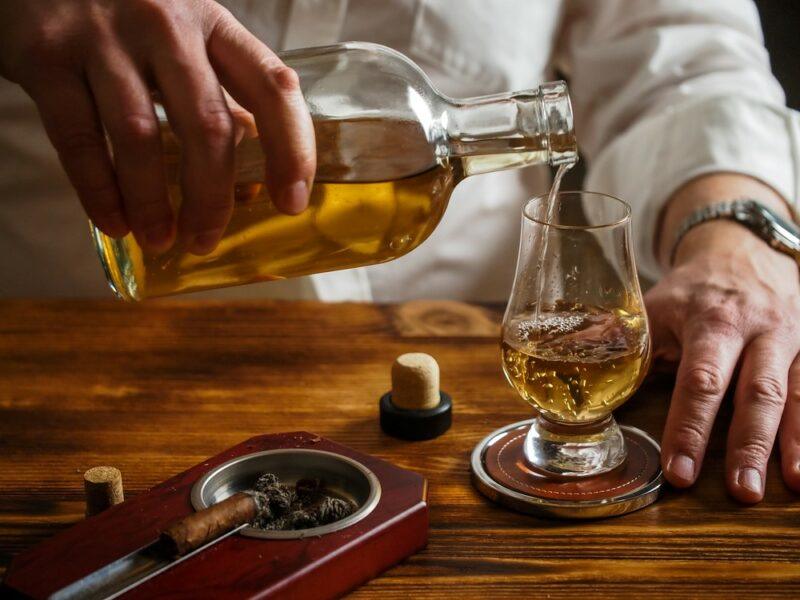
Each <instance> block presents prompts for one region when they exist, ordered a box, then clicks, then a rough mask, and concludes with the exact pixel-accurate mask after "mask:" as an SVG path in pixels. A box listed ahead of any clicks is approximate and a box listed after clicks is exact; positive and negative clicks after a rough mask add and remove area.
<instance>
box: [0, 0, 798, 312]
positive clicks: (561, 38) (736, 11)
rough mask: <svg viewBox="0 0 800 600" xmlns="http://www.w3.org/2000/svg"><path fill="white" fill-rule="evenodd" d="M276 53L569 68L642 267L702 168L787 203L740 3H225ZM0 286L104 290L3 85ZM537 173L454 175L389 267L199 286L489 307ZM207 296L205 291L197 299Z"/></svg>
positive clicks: (506, 283)
mask: <svg viewBox="0 0 800 600" xmlns="http://www.w3.org/2000/svg"><path fill="white" fill-rule="evenodd" d="M223 4H225V5H226V6H227V7H228V8H230V10H231V11H232V12H233V13H234V15H235V16H236V17H237V18H238V19H239V20H240V21H242V23H243V24H244V25H245V26H246V27H248V28H249V29H250V30H251V31H252V32H253V33H254V34H255V35H257V36H258V37H259V38H261V39H262V40H263V41H264V42H265V43H266V44H267V45H268V46H270V47H271V48H273V49H275V50H288V49H291V48H298V47H304V46H314V45H323V44H329V43H335V42H337V41H346V40H359V41H371V42H378V43H382V44H385V45H388V46H391V47H393V48H395V49H397V50H399V51H400V52H403V53H404V54H406V55H408V56H409V57H410V58H411V59H412V60H414V61H415V62H416V63H417V64H419V65H420V67H422V69H423V70H424V71H425V72H426V73H427V74H428V75H429V76H430V78H431V79H432V80H433V82H434V84H435V85H436V86H437V87H438V88H439V89H440V90H441V91H442V92H444V93H445V94H447V95H449V96H454V97H470V96H478V95H484V94H490V93H497V92H502V91H510V90H521V89H526V88H531V87H535V86H536V85H538V84H539V83H541V82H542V81H545V80H548V79H552V78H553V77H554V73H555V71H556V69H557V70H558V71H559V72H562V73H564V74H566V75H567V76H568V77H569V80H570V92H571V97H572V101H573V107H574V110H575V115H576V131H577V135H578V142H579V145H580V146H581V150H582V152H583V155H584V156H585V157H586V159H587V161H588V165H589V171H588V176H587V180H586V184H585V187H586V189H590V190H593V191H600V192H605V193H609V194H612V195H615V196H618V197H620V198H623V199H625V200H626V201H628V202H629V203H630V204H631V205H632V206H633V212H634V223H633V227H634V236H635V240H636V245H635V250H636V255H637V260H638V266H639V269H640V271H641V272H642V274H643V275H645V276H647V277H649V278H651V279H655V278H657V277H658V276H659V274H660V273H659V268H658V265H657V263H656V260H655V256H654V254H653V248H652V240H653V235H654V228H655V223H656V219H657V216H658V213H659V210H660V208H661V206H662V205H663V203H664V201H665V200H666V199H667V198H668V197H669V196H670V195H671V193H672V192H673V191H675V190H676V189H677V188H678V187H680V186H681V185H682V184H683V183H685V182H687V181H688V180H690V179H692V178H693V177H696V176H698V175H701V174H703V173H709V172H713V171H729V172H737V173H744V174H747V175H751V176H753V177H756V178H758V179H760V180H762V181H764V182H765V183H767V184H769V185H770V186H772V187H773V188H774V189H775V190H777V191H778V192H779V193H780V194H781V195H783V197H784V198H785V199H786V200H787V201H789V202H791V203H793V204H794V203H795V202H797V199H798V196H800V125H798V123H800V119H799V118H798V115H797V114H796V113H794V112H793V111H790V110H788V109H786V108H785V106H784V104H785V100H784V95H783V91H782V90H781V88H780V86H779V84H778V83H777V81H776V80H775V79H774V77H773V76H772V75H771V73H770V69H769V59H768V56H767V52H766V50H765V49H764V47H763V39H762V34H761V29H760V25H759V19H758V14H757V11H756V8H755V6H754V4H753V3H752V2H751V1H749V0H704V1H703V2H697V1H696V0H636V1H632V0H602V1H598V0H564V1H562V2H558V1H555V0H458V1H457V0H381V1H380V2H377V1H375V0H260V1H258V2H253V1H248V0H227V1H225V2H223ZM0 157H2V158H0V296H97V295H108V294H109V292H108V291H107V288H106V285H105V282H104V280H103V275H102V270H101V268H100V265H99V262H98V260H97V257H96V256H95V255H94V250H93V248H92V245H91V243H90V241H89V237H88V227H87V223H86V219H85V216H84V215H83V213H82V212H81V210H80V208H79V205H78V202H77V199H76V197H75V194H74V193H73V191H72V189H71V188H70V187H69V183H68V182H67V179H66V177H65V176H64V174H63V172H62V170H61V168H60V166H59V164H58V159H57V157H56V154H55V152H54V151H53V150H52V148H51V147H50V145H49V142H48V141H47V138H46V137H45V134H44V131H43V129H42V127H41V124H40V123H39V120H38V116H37V114H36V110H35V107H34V105H33V103H32V101H30V99H28V98H27V96H26V95H25V94H24V93H23V92H22V91H21V89H19V88H18V87H17V86H15V85H14V84H11V83H9V82H6V81H0ZM548 185H549V173H548V171H547V169H544V168H530V169H524V170H520V171H506V172H501V173H493V174H488V175H483V176H476V177H473V178H469V179H467V180H465V181H464V182H462V183H461V184H459V186H458V187H457V188H456V190H455V192H454V194H453V197H452V199H451V202H450V206H449V208H448V209H447V212H446V214H445V217H444V219H443V221H442V222H441V223H440V225H439V227H438V228H437V230H436V231H435V232H434V233H433V235H432V236H431V238H430V239H429V240H428V241H426V242H425V243H424V244H423V245H422V247H421V248H419V249H417V250H415V251H414V252H412V253H411V254H409V255H407V256H405V257H403V258H400V259H398V260H396V261H393V262H391V263H387V264H384V265H377V266H373V267H367V268H363V269H353V270H350V271H339V272H335V273H328V274H325V275H317V276H313V277H311V278H300V279H295V280H287V281H281V282H273V283H267V284H257V285H251V286H244V287H238V288H231V289H229V290H220V291H216V292H213V293H212V295H214V296H216V297H251V298H252V297H259V296H261V297H302V298H320V299H323V300H329V301H339V300H365V301H368V300H376V301H402V300H406V299H411V298H421V297H426V298H442V297H447V298H457V299H464V300H474V301H504V300H506V299H507V297H508V293H509V290H510V286H511V281H512V278H513V273H514V266H515V262H516V251H517V240H518V232H519V221H520V213H521V207H522V205H523V204H524V202H525V201H526V199H527V198H529V197H531V196H533V195H536V194H539V193H542V192H544V191H545V190H546V189H547V187H548ZM205 295H209V294H205Z"/></svg>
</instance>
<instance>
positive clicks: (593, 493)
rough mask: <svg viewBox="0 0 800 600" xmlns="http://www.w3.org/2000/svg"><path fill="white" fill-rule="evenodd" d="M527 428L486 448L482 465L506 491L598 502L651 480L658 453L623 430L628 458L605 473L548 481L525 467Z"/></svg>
mask: <svg viewBox="0 0 800 600" xmlns="http://www.w3.org/2000/svg"><path fill="white" fill-rule="evenodd" d="M528 429H529V427H527V426H526V427H524V428H520V429H516V430H512V431H508V432H506V433H505V435H503V436H501V437H500V438H498V439H496V440H495V442H494V443H493V444H492V445H491V446H490V447H489V448H487V449H486V455H485V457H484V461H485V462H484V466H485V468H486V472H487V473H488V474H489V476H490V477H491V478H492V479H494V480H495V481H497V482H498V483H500V484H501V485H503V486H504V487H507V488H509V489H512V490H514V491H517V492H520V493H522V494H527V495H530V496H538V497H539V498H550V499H552V500H572V501H579V500H584V499H585V500H589V499H591V500H601V499H608V498H616V497H619V496H624V495H627V494H630V493H631V492H633V491H635V490H636V489H638V488H640V487H641V486H642V485H643V484H646V483H647V482H648V481H650V479H652V477H653V475H654V474H655V471H656V469H657V468H658V461H659V457H658V453H657V452H656V451H655V448H653V446H652V444H647V445H646V446H645V445H643V444H642V443H641V441H640V440H639V439H637V436H634V435H632V434H631V432H630V430H628V431H625V430H623V435H624V436H625V444H626V446H627V448H628V457H627V459H626V460H625V462H624V463H622V465H620V466H619V467H618V468H616V469H614V470H613V471H609V472H608V473H602V474H600V475H595V476H593V477H584V478H573V479H569V480H564V479H550V478H548V477H547V476H544V475H541V474H539V473H537V472H535V471H533V470H531V468H530V467H529V466H528V464H527V463H526V461H525V457H524V456H523V453H522V450H523V449H522V446H523V443H524V442H525V435H526V434H527V433H528Z"/></svg>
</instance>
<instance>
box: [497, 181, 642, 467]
mask: <svg viewBox="0 0 800 600" xmlns="http://www.w3.org/2000/svg"><path fill="white" fill-rule="evenodd" d="M548 203H549V202H548V197H547V196H541V197H536V198H533V199H532V200H530V201H529V202H528V203H527V204H526V206H525V208H524V210H523V217H522V235H521V239H520V246H519V257H518V260H517V270H516V276H515V280H514V286H513V290H512V293H511V297H510V299H509V302H508V307H507V309H506V313H505V317H504V319H503V329H502V331H503V333H502V342H501V346H502V361H503V371H504V372H505V375H506V378H507V379H508V381H509V382H510V383H511V385H512V386H513V387H514V389H516V391H517V392H518V393H519V395H520V396H521V397H522V398H523V399H524V400H526V401H527V402H529V403H530V404H531V405H533V407H534V408H535V409H536V411H537V413H538V414H537V416H536V418H535V419H534V420H533V422H532V424H531V427H530V429H529V431H528V433H527V435H526V438H525V444H524V454H525V461H526V463H527V464H528V466H529V467H530V468H531V470H532V471H534V472H536V473H538V474H540V475H543V476H548V477H556V478H575V477H585V476H591V475H597V474H600V473H604V472H607V471H611V470H613V469H614V468H616V467H617V466H619V465H620V464H622V462H623V461H624V460H625V456H626V448H625V440H624V437H623V434H622V431H621V430H620V428H619V426H618V425H617V423H616V421H615V420H614V417H613V416H612V411H613V410H614V409H615V408H617V407H618V406H620V405H621V404H623V403H624V402H625V401H626V400H628V398H630V397H631V395H633V393H634V392H635V391H636V389H637V388H638V387H639V385H640V383H641V382H642V380H643V378H644V376H645V374H646V372H647V368H648V366H649V360H650V335H649V331H648V325H647V315H646V313H645V308H644V302H643V300H642V292H641V289H640V287H639V280H638V278H637V275H636V264H635V261H634V256H633V249H632V243H631V210H630V207H629V206H628V205H627V204H626V203H625V202H623V201H622V200H619V199H617V198H614V197H612V196H608V195H605V194H598V193H592V192H562V193H559V194H555V195H554V197H553V198H552V201H551V202H550V203H551V206H549V207H548Z"/></svg>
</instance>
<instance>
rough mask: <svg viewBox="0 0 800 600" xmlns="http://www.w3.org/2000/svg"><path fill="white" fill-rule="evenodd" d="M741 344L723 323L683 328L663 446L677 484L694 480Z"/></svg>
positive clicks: (665, 461)
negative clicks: (681, 350)
mask: <svg viewBox="0 0 800 600" xmlns="http://www.w3.org/2000/svg"><path fill="white" fill-rule="evenodd" d="M743 345H744V341H743V339H742V336H741V334H740V333H739V332H738V331H737V330H736V329H735V328H733V327H731V326H729V325H726V324H724V323H722V322H715V321H708V320H700V319H698V320H695V321H693V322H691V323H690V324H689V325H687V327H686V331H685V335H684V340H683V352H682V355H681V362H680V365H679V367H678V374H677V379H676V385H675V390H674V392H673V394H672V401H671V403H670V408H669V414H668V416H667V422H666V425H665V428H664V436H663V439H662V444H661V445H662V449H661V462H662V468H663V469H664V475H665V476H666V478H667V480H668V481H669V482H670V483H671V484H673V485H675V486H677V487H687V486H689V485H692V484H693V483H694V482H695V480H696V479H697V475H698V474H699V472H700V466H701V464H702V461H703V456H704V455H705V451H706V446H707V445H708V438H709V436H710V434H711V428H712V426H713V424H714V419H715V417H716V415H717V411H718V409H719V405H720V403H721V402H722V398H723V396H724V395H725V391H726V390H727V388H728V385H729V383H730V380H731V377H732V376H733V372H734V369H735V368H736V363H737V361H738V358H739V354H740V352H741V350H742V347H743Z"/></svg>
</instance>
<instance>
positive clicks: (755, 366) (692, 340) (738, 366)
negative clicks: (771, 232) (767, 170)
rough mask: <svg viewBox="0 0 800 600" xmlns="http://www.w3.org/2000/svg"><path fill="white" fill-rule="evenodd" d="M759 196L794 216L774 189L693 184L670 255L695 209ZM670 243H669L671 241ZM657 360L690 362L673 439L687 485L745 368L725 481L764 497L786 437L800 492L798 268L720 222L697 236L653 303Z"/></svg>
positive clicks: (746, 494)
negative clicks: (774, 454)
mask: <svg viewBox="0 0 800 600" xmlns="http://www.w3.org/2000/svg"><path fill="white" fill-rule="evenodd" d="M744 195H750V196H753V197H756V198H757V199H759V200H761V201H763V202H765V203H767V204H770V205H771V206H773V207H774V208H776V209H778V210H781V211H782V212H784V214H786V213H787V212H788V211H787V210H786V207H785V205H783V204H782V201H780V199H779V198H778V197H777V195H776V194H775V193H774V192H772V190H770V189H769V188H767V187H766V186H763V185H762V184H760V183H758V182H756V181H755V180H752V179H748V178H745V177H741V176H736V175H714V176H710V177H706V178H703V179H700V180H697V181H695V182H692V183H690V184H688V185H687V186H686V187H685V188H683V190H681V191H680V192H679V193H678V195H677V196H676V197H674V199H673V201H672V202H671V203H670V204H669V205H668V207H667V210H666V214H665V218H664V220H663V222H664V226H663V227H662V229H661V236H662V239H661V241H660V251H661V252H660V254H661V257H662V260H663V261H664V262H666V261H667V256H668V254H669V249H670V245H671V241H672V236H671V233H672V232H673V231H674V230H675V228H676V224H677V223H679V222H680V221H681V220H682V218H683V217H685V215H686V214H689V213H690V212H691V209H693V208H694V207H696V206H699V205H702V204H708V203H710V202H711V201H721V200H724V199H732V198H734V197H740V196H744ZM664 238H668V239H664ZM645 301H646V304H647V309H648V314H649V316H650V320H651V326H652V334H653V340H654V348H655V354H654V357H655V359H656V360H662V361H665V362H668V363H679V366H678V373H677V382H676V387H675V391H674V393H673V397H672V403H671V405H670V410H669V416H668V418H667V422H666V426H665V430H664V437H663V440H662V466H663V468H664V473H665V475H666V477H667V479H668V480H669V481H670V483H672V484H673V485H676V486H678V487H687V486H689V485H691V484H693V483H694V481H695V480H696V479H697V476H698V475H699V473H700V468H701V465H702V462H703V456H704V454H705V450H706V446H707V443H708V438H709V434H710V433H711V427H712V425H713V423H714V419H715V417H716V415H717V410H718V408H719V406H720V403H721V402H722V399H723V396H724V394H725V392H726V390H727V389H728V387H729V385H730V384H731V383H732V381H734V379H735V378H734V374H735V372H736V371H737V370H738V380H737V381H736V388H735V393H734V414H733V420H732V422H731V425H730V429H729V431H728V443H727V453H726V476H725V477H726V483H727V487H728V490H729V491H730V493H731V495H732V496H733V497H734V498H736V499H737V500H739V501H741V502H746V503H754V502H758V501H760V500H761V499H762V498H763V495H764V481H765V476H766V470H767V460H768V459H769V456H770V453H771V451H772V446H773V443H774V441H775V439H776V435H777V436H779V439H780V450H781V466H782V471H783V478H784V481H785V482H786V484H787V485H788V486H789V487H791V488H793V489H794V490H797V491H800V358H798V351H800V279H798V268H797V265H796V263H795V262H794V261H793V260H792V259H791V258H790V257H788V256H785V255H782V254H780V253H778V252H776V251H775V250H773V249H772V248H770V247H769V246H768V245H767V244H765V243H764V242H763V241H762V240H760V239H758V238H757V237H756V236H755V235H754V234H752V233H750V232H749V231H748V230H747V229H745V228H744V227H742V226H741V225H738V224H735V223H731V222H725V221H715V222H710V223H706V224H703V225H699V226H697V227H695V228H694V229H692V230H691V231H690V232H689V233H687V234H686V236H685V237H684V239H683V241H682V242H681V243H680V245H679V247H678V251H677V254H676V258H675V263H674V265H673V267H672V268H671V270H670V271H669V272H668V273H667V275H666V276H665V277H664V279H662V280H661V281H660V282H659V283H658V285H656V286H655V287H654V288H653V289H652V290H650V291H649V292H648V293H647V294H646V297H645Z"/></svg>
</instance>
